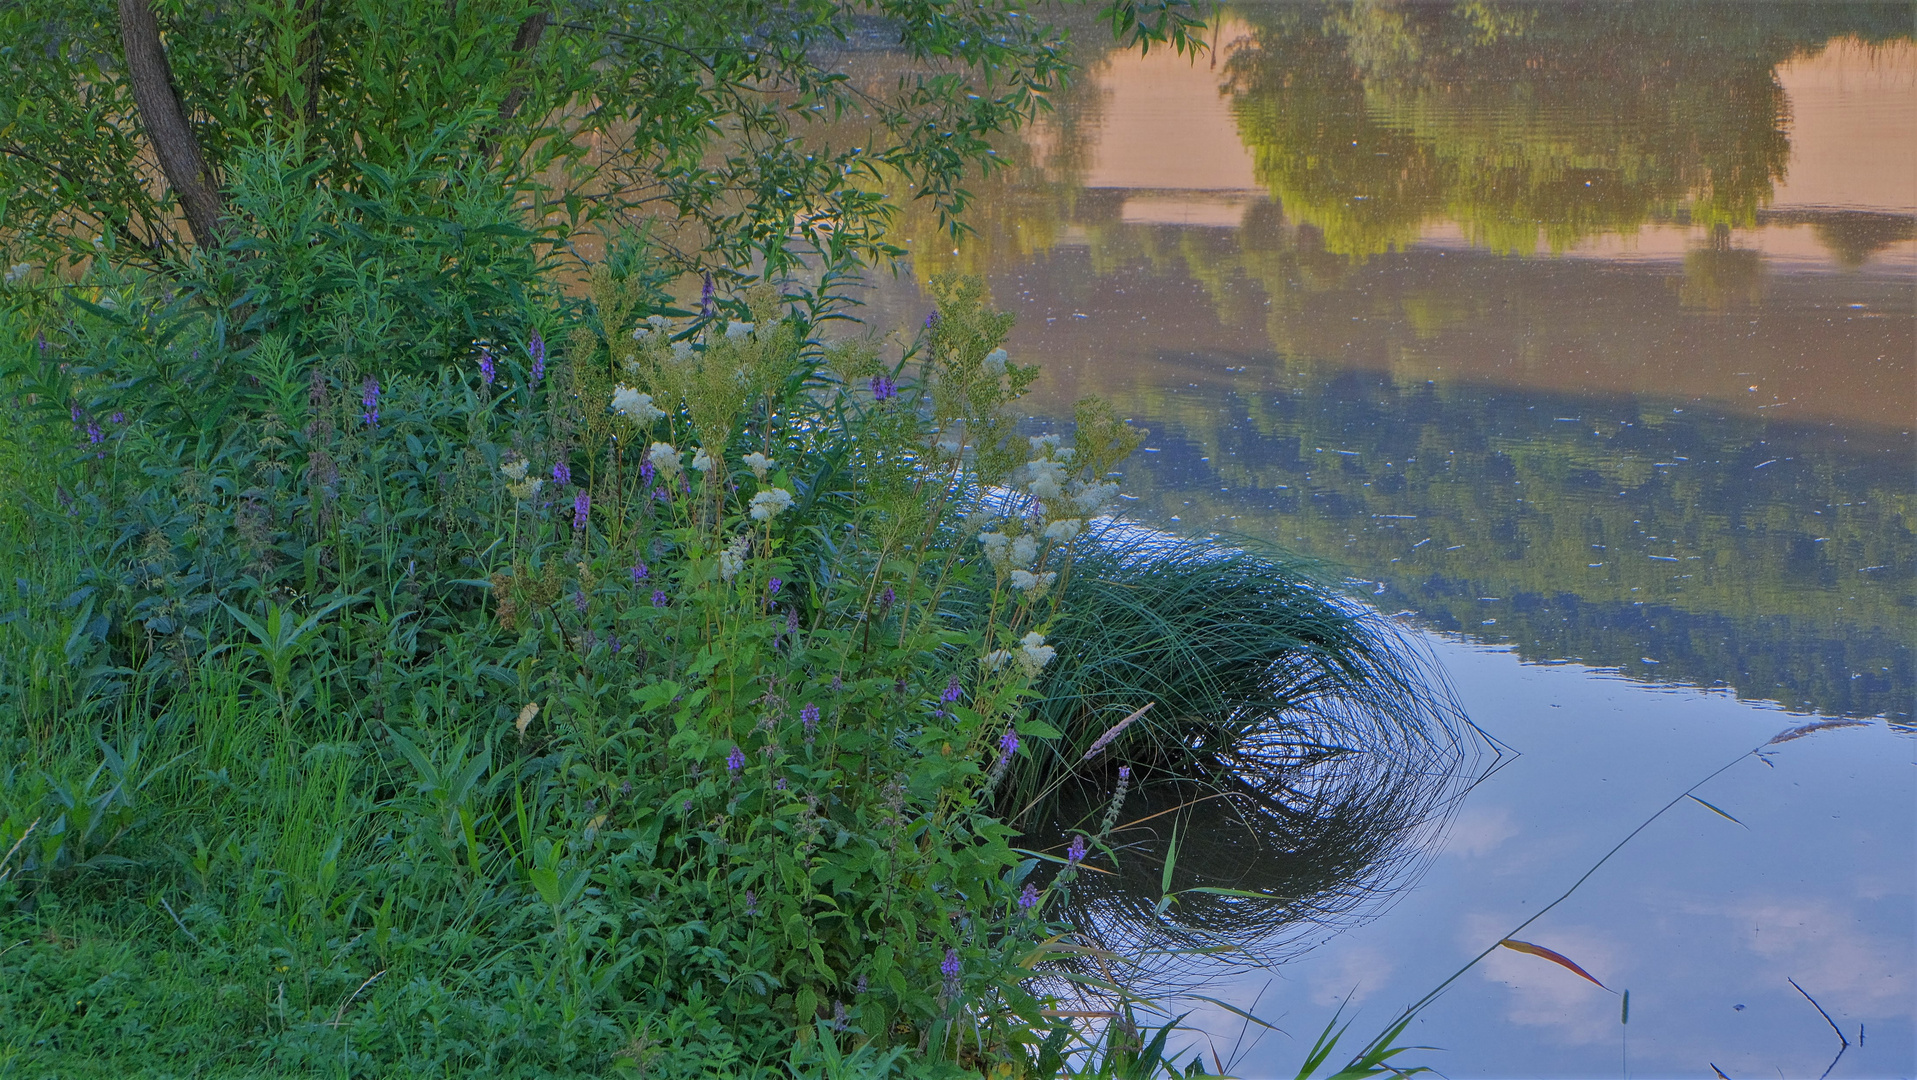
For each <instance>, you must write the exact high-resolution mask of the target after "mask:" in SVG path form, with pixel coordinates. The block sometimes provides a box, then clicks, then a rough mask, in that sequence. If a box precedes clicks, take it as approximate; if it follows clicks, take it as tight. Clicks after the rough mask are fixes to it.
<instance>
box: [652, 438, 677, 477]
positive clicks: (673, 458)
mask: <svg viewBox="0 0 1917 1080" xmlns="http://www.w3.org/2000/svg"><path fill="white" fill-rule="evenodd" d="M646 461H647V462H648V463H649V464H651V465H652V467H653V468H655V469H658V470H659V473H660V475H661V476H663V477H664V478H665V479H666V480H667V481H671V480H672V479H673V478H674V477H676V476H678V475H679V470H680V468H681V464H680V461H679V448H678V447H676V446H674V445H672V444H671V443H662V442H656V443H653V444H652V447H651V448H650V449H648V450H647V451H646Z"/></svg>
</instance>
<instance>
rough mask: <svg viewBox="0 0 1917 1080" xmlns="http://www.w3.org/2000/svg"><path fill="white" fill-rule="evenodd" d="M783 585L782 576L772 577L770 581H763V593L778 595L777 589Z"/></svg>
mask: <svg viewBox="0 0 1917 1080" xmlns="http://www.w3.org/2000/svg"><path fill="white" fill-rule="evenodd" d="M784 585H785V579H784V578H773V579H772V580H771V581H768V582H766V583H765V594H766V595H767V596H777V595H779V590H780V589H781V588H783V587H784Z"/></svg>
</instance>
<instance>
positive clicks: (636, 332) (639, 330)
mask: <svg viewBox="0 0 1917 1080" xmlns="http://www.w3.org/2000/svg"><path fill="white" fill-rule="evenodd" d="M651 336H652V328H651V327H649V326H635V327H633V328H632V340H634V341H644V340H646V339H647V338H649V337H651Z"/></svg>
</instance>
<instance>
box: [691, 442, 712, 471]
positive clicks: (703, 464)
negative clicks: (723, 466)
mask: <svg viewBox="0 0 1917 1080" xmlns="http://www.w3.org/2000/svg"><path fill="white" fill-rule="evenodd" d="M713 464H714V463H713V460H712V455H711V454H708V453H706V448H705V447H703V446H701V447H699V448H698V449H697V450H694V451H693V452H692V471H693V472H696V473H698V474H700V475H701V476H708V475H710V474H711V473H712V466H713Z"/></svg>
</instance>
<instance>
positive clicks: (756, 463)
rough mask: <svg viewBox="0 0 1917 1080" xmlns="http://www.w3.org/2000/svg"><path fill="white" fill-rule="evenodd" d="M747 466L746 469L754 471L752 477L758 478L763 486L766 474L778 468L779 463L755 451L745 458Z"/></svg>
mask: <svg viewBox="0 0 1917 1080" xmlns="http://www.w3.org/2000/svg"><path fill="white" fill-rule="evenodd" d="M745 464H746V468H748V469H751V470H752V475H753V476H756V477H758V478H759V482H760V483H762V484H763V483H765V478H766V474H767V473H769V472H771V471H772V470H773V469H775V468H777V467H778V464H779V463H778V462H776V461H774V460H772V459H771V458H769V457H766V456H765V455H764V454H761V453H760V452H758V451H757V450H754V451H753V452H751V453H750V454H747V455H746V456H745Z"/></svg>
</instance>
